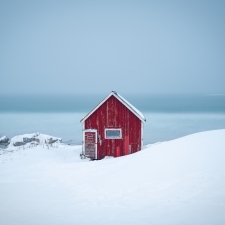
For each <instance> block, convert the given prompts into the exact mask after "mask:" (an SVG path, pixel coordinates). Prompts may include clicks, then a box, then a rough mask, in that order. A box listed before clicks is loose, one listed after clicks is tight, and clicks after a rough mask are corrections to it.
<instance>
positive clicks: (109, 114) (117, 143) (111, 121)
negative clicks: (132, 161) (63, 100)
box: [84, 96, 142, 159]
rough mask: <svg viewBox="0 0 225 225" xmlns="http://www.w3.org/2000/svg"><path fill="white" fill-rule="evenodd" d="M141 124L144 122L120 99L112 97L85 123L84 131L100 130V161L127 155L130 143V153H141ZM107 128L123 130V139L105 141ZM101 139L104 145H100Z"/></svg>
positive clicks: (98, 146) (98, 145)
mask: <svg viewBox="0 0 225 225" xmlns="http://www.w3.org/2000/svg"><path fill="white" fill-rule="evenodd" d="M141 123H142V121H141V120H140V119H139V118H138V117H137V116H136V115H134V114H133V113H132V112H131V111H130V110H129V109H128V108H127V107H126V106H124V105H123V104H122V103H121V102H120V101H119V100H118V99H116V98H115V97H114V96H111V97H110V98H109V99H108V100H106V102H104V103H103V104H102V105H101V106H100V107H99V108H98V109H97V110H96V111H95V112H94V113H93V114H91V115H90V116H89V117H88V118H87V119H86V120H85V121H84V129H97V130H98V137H99V138H98V144H97V148H98V159H102V158H104V157H105V156H114V157H116V156H122V155H126V153H127V150H128V149H126V144H125V143H126V142H127V143H128V142H129V143H128V144H129V145H130V146H131V148H129V150H130V152H129V153H134V152H137V151H140V150H141V141H142V140H141V138H142V137H141V129H142V127H141ZM105 128H122V139H105V134H104V132H105ZM126 136H128V137H129V138H127V137H126ZM100 139H101V140H102V145H100V142H99V140H100ZM125 139H126V140H125Z"/></svg>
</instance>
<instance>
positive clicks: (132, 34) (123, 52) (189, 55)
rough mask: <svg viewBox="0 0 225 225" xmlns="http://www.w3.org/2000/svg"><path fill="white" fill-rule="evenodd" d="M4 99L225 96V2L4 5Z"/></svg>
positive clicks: (0, 15)
mask: <svg viewBox="0 0 225 225" xmlns="http://www.w3.org/2000/svg"><path fill="white" fill-rule="evenodd" d="M0 29H1V31H0V32H1V33H0V82H1V88H0V93H1V94H4V93H16V94H17V93H27V94H40V93H42V94H49V93H58V94H60V93H62V94H69V93H73V94H74V93H90V92H95V93H107V94H108V93H109V92H110V91H111V90H116V91H118V92H120V93H150V94H151V93H158V94H159V93H210V94H221V93H225V1H216V0H211V1H207V0H204V1H198V0H195V1H190V0H189V1H47V0H46V1H22V0H21V1H10V0H5V1H2V0H0Z"/></svg>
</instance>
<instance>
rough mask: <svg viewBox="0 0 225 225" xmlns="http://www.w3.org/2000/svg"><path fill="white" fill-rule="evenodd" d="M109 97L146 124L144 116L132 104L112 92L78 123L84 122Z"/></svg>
mask: <svg viewBox="0 0 225 225" xmlns="http://www.w3.org/2000/svg"><path fill="white" fill-rule="evenodd" d="M111 96H114V97H115V98H116V99H118V100H119V101H120V102H121V103H122V104H123V105H125V106H126V107H127V108H128V109H129V110H130V111H131V112H133V113H134V114H135V115H136V116H137V117H138V118H139V119H140V120H141V121H142V122H146V119H145V117H144V115H143V114H142V113H141V112H140V111H139V110H138V109H136V108H135V107H134V106H133V105H132V104H130V103H129V102H128V101H127V100H126V99H124V98H123V97H122V96H121V95H119V94H118V93H117V92H116V91H112V92H111V93H110V94H109V95H108V96H106V97H105V98H104V99H103V100H102V101H101V102H100V103H99V104H98V105H97V106H96V107H95V108H94V109H92V110H91V111H90V112H89V113H88V114H87V115H86V116H85V117H83V119H82V120H81V121H80V122H84V121H85V120H86V119H87V118H88V117H89V116H90V115H91V114H93V113H94V112H95V111H96V110H97V109H98V108H99V107H100V106H101V105H102V104H103V103H104V102H106V101H107V100H108V99H109V98H110V97H111Z"/></svg>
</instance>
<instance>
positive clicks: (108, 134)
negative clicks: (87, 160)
mask: <svg viewBox="0 0 225 225" xmlns="http://www.w3.org/2000/svg"><path fill="white" fill-rule="evenodd" d="M106 137H107V138H110V137H117V138H119V137H120V131H119V130H107V131H106Z"/></svg>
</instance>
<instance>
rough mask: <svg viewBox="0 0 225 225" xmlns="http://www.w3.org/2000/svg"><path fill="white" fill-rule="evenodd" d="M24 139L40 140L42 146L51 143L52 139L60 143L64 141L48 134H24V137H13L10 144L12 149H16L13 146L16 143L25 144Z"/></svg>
mask: <svg viewBox="0 0 225 225" xmlns="http://www.w3.org/2000/svg"><path fill="white" fill-rule="evenodd" d="M24 138H36V139H38V140H39V143H40V144H44V143H45V142H49V140H50V139H52V140H58V142H61V141H62V139H61V138H58V137H53V136H50V135H47V134H41V133H39V132H37V133H31V134H23V135H17V136H15V137H13V138H12V139H11V140H10V144H9V147H10V148H11V149H12V148H13V147H14V148H16V147H15V146H14V145H13V144H15V143H16V142H23V141H24ZM26 145H29V143H27V144H26Z"/></svg>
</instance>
